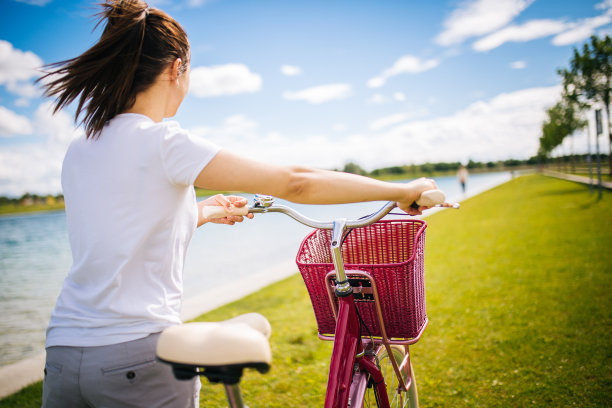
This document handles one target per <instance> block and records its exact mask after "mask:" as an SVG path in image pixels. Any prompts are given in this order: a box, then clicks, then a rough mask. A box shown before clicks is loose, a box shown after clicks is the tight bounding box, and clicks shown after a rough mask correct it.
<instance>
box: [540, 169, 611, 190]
mask: <svg viewBox="0 0 612 408" xmlns="http://www.w3.org/2000/svg"><path fill="white" fill-rule="evenodd" d="M543 174H544V175H546V176H550V177H556V178H561V179H564V180H568V181H573V182H576V183H582V184H586V185H589V184H591V180H590V179H589V178H588V177H584V176H577V175H575V174H567V173H561V172H558V171H550V170H545V171H544V172H543ZM601 186H602V187H603V188H605V189H606V190H612V182H610V181H605V180H602V182H601ZM593 187H594V188H595V189H597V188H598V184H597V174H593Z"/></svg>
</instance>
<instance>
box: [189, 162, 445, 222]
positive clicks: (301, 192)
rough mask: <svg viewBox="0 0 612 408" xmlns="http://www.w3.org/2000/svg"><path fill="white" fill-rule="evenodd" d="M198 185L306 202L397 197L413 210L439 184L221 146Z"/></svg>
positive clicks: (431, 181) (391, 198)
mask: <svg viewBox="0 0 612 408" xmlns="http://www.w3.org/2000/svg"><path fill="white" fill-rule="evenodd" d="M195 185H196V186H197V187H201V188H207V189H212V190H230V191H243V192H246V193H261V194H269V195H272V196H275V197H278V198H282V199H285V200H288V201H292V202H296V203H303V204H342V203H354V202H363V201H396V202H397V203H398V206H399V207H400V208H401V209H402V210H404V211H406V212H408V213H410V214H420V212H421V211H422V210H423V209H424V208H420V209H419V210H415V209H411V207H410V205H411V204H412V203H414V202H415V201H416V200H417V199H418V198H419V197H420V195H421V193H422V192H423V191H425V190H431V189H435V188H436V184H435V182H434V181H433V180H429V179H418V180H415V181H412V182H410V183H405V184H401V183H389V182H384V181H379V180H375V179H371V178H368V177H363V176H358V175H355V174H349V173H342V172H336V171H327V170H316V169H309V168H305V167H289V166H277V165H272V164H267V163H262V162H257V161H254V160H251V159H248V158H245V157H242V156H239V155H236V154H234V153H231V152H228V151H226V150H221V151H220V152H219V153H217V155H216V156H215V157H214V158H213V159H212V161H211V162H210V163H209V164H208V165H207V166H206V167H205V168H204V169H203V170H202V171H201V172H200V174H199V175H198V177H197V179H196V182H195Z"/></svg>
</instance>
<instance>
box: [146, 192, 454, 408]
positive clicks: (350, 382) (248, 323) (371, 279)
mask: <svg viewBox="0 0 612 408" xmlns="http://www.w3.org/2000/svg"><path fill="white" fill-rule="evenodd" d="M415 204H416V203H415ZM416 205H424V206H439V207H453V208H458V207H459V205H458V204H447V203H444V194H443V193H442V192H440V191H439V190H431V191H430V192H426V193H424V194H423V195H422V196H421V198H420V199H419V200H418V204H416ZM393 208H395V203H394V202H389V203H386V204H385V205H384V206H383V207H382V208H380V209H379V210H378V211H376V212H375V213H373V214H371V215H369V216H366V217H364V218H362V219H359V220H350V221H349V220H346V219H336V220H334V221H329V222H325V221H317V220H313V219H310V218H308V217H306V216H304V215H302V214H300V213H299V212H297V211H296V210H294V209H292V208H291V207H288V206H284V205H278V204H274V198H273V197H270V196H256V197H255V203H254V204H253V205H252V206H249V207H248V208H247V207H245V210H244V213H245V214H246V212H247V211H248V212H252V213H272V212H280V213H283V214H286V215H288V216H290V217H291V218H293V219H295V220H297V221H298V222H301V223H302V224H304V225H307V226H309V227H312V228H315V230H314V231H313V232H312V233H311V234H309V235H308V236H307V237H306V238H305V239H304V241H303V242H302V244H301V246H300V249H299V251H298V255H297V258H296V261H297V264H298V268H299V270H300V273H301V274H302V277H303V278H304V282H305V283H306V287H307V289H308V293H309V296H310V298H311V301H312V305H313V308H314V312H315V317H316V320H317V325H318V332H319V334H318V335H319V338H321V339H323V340H331V341H333V342H334V344H333V350H332V355H331V361H330V370H329V377H328V383H327V392H326V396H325V407H326V408H336V407H370V406H377V407H381V408H391V407H411V408H415V407H418V393H417V385H416V379H415V375H414V370H413V368H412V364H411V362H410V353H409V346H410V345H412V344H414V343H416V342H417V341H418V340H419V339H420V337H421V335H422V334H423V332H424V330H425V327H426V326H427V323H428V320H427V315H426V313H425V290H424V281H423V273H424V271H423V269H424V264H423V261H424V242H425V229H426V223H425V222H424V221H422V220H416V219H406V218H404V219H390V220H382V221H381V219H382V218H383V217H384V216H385V215H387V214H389V213H390V211H391V210H392V209H393ZM210 210H211V211H218V210H219V209H218V208H216V209H215V208H212V209H210ZM211 215H212V214H208V216H211ZM219 216H224V213H223V212H220V213H219ZM345 267H346V269H345ZM270 333H271V329H270V324H269V323H268V321H267V320H266V318H265V317H264V316H262V315H259V314H256V313H248V314H245V315H241V316H238V317H236V318H234V319H230V320H226V321H223V322H195V323H186V324H183V325H180V326H175V327H171V328H168V329H166V330H164V331H163V332H162V334H161V336H160V339H159V342H158V346H157V358H158V360H160V361H162V362H164V363H168V364H171V365H172V368H173V372H174V374H175V376H176V378H179V379H181V378H182V379H190V378H193V377H194V376H196V375H200V376H205V377H207V379H208V380H209V382H211V383H223V384H224V387H225V392H226V396H227V400H228V404H229V406H230V407H231V408H240V407H244V406H245V405H244V402H243V401H242V396H241V392H240V387H239V382H240V378H241V376H242V372H243V370H244V369H245V368H254V369H256V370H257V371H259V372H261V373H265V372H267V371H268V370H269V368H270V363H271V352H270V346H269V343H268V338H269V336H270Z"/></svg>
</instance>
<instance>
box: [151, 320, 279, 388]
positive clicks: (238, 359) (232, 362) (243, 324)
mask: <svg viewBox="0 0 612 408" xmlns="http://www.w3.org/2000/svg"><path fill="white" fill-rule="evenodd" d="M270 333H271V328H270V323H269V322H268V320H267V319H266V318H265V317H264V316H262V315H260V314H258V313H247V314H244V315H240V316H237V317H235V318H233V319H229V320H225V321H222V322H193V323H185V324H182V325H179V326H173V327H169V328H167V329H165V330H164V331H163V332H162V333H161V335H160V337H159V340H158V342H157V358H158V360H160V361H162V362H164V363H168V364H170V365H172V370H173V372H174V376H175V377H176V378H177V379H186V380H187V379H191V378H193V377H194V376H196V375H203V376H205V377H207V378H208V380H209V381H210V382H213V383H216V382H222V383H224V384H236V383H238V382H239V381H240V377H241V376H242V371H243V369H244V368H247V367H249V368H255V369H256V370H257V371H259V372H260V373H265V372H267V371H268V370H269V369H270V362H271V361H272V354H271V352H270V344H269V343H268V338H269V337H270Z"/></svg>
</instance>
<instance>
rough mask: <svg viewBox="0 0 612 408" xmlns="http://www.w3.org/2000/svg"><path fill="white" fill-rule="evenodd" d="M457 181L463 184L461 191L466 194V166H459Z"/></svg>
mask: <svg viewBox="0 0 612 408" xmlns="http://www.w3.org/2000/svg"><path fill="white" fill-rule="evenodd" d="M457 179H458V180H459V184H461V191H462V192H463V194H465V187H466V184H467V179H468V171H467V168H465V166H464V165H461V166H459V170H458V171H457Z"/></svg>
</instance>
